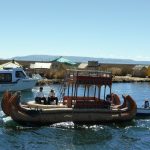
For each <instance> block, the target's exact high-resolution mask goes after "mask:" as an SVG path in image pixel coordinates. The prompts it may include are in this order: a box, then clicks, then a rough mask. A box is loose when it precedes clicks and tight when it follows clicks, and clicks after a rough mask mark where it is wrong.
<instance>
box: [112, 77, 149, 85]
mask: <svg viewBox="0 0 150 150" xmlns="http://www.w3.org/2000/svg"><path fill="white" fill-rule="evenodd" d="M112 81H113V82H114V83H116V82H118V83H120V82H121V83H124V82H127V83H128V82H150V78H139V77H130V76H115V77H113V79H112Z"/></svg>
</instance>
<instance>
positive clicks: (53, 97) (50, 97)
mask: <svg viewBox="0 0 150 150" xmlns="http://www.w3.org/2000/svg"><path fill="white" fill-rule="evenodd" d="M54 101H56V105H58V98H57V97H56V95H55V91H54V90H53V89H51V90H50V92H49V95H48V104H51V102H54Z"/></svg>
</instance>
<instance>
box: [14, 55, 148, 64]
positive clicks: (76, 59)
mask: <svg viewBox="0 0 150 150" xmlns="http://www.w3.org/2000/svg"><path fill="white" fill-rule="evenodd" d="M57 57H60V56H58V55H57V56H55V55H28V56H17V57H13V58H12V59H15V60H24V61H44V62H46V61H47V62H48V61H52V60H54V59H56V58H57ZM63 57H64V58H66V59H69V60H71V61H73V62H88V61H98V62H99V63H106V64H145V65H146V64H147V65H149V64H150V61H134V60H132V59H112V58H94V57H77V56H63Z"/></svg>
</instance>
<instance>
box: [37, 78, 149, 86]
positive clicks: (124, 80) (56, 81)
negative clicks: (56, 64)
mask: <svg viewBox="0 0 150 150" xmlns="http://www.w3.org/2000/svg"><path fill="white" fill-rule="evenodd" d="M62 82H63V79H43V80H39V81H38V82H37V84H36V85H37V86H42V85H46V84H48V85H49V84H61V83H62ZM112 82H113V83H130V82H150V78H139V77H130V76H114V77H113V78H112Z"/></svg>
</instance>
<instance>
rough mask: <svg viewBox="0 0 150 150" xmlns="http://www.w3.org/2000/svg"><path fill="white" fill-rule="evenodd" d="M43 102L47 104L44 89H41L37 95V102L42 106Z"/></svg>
mask: <svg viewBox="0 0 150 150" xmlns="http://www.w3.org/2000/svg"><path fill="white" fill-rule="evenodd" d="M42 101H44V104H46V98H45V96H44V93H43V87H40V90H39V92H37V93H36V97H35V102H36V103H38V104H41V103H42Z"/></svg>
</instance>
